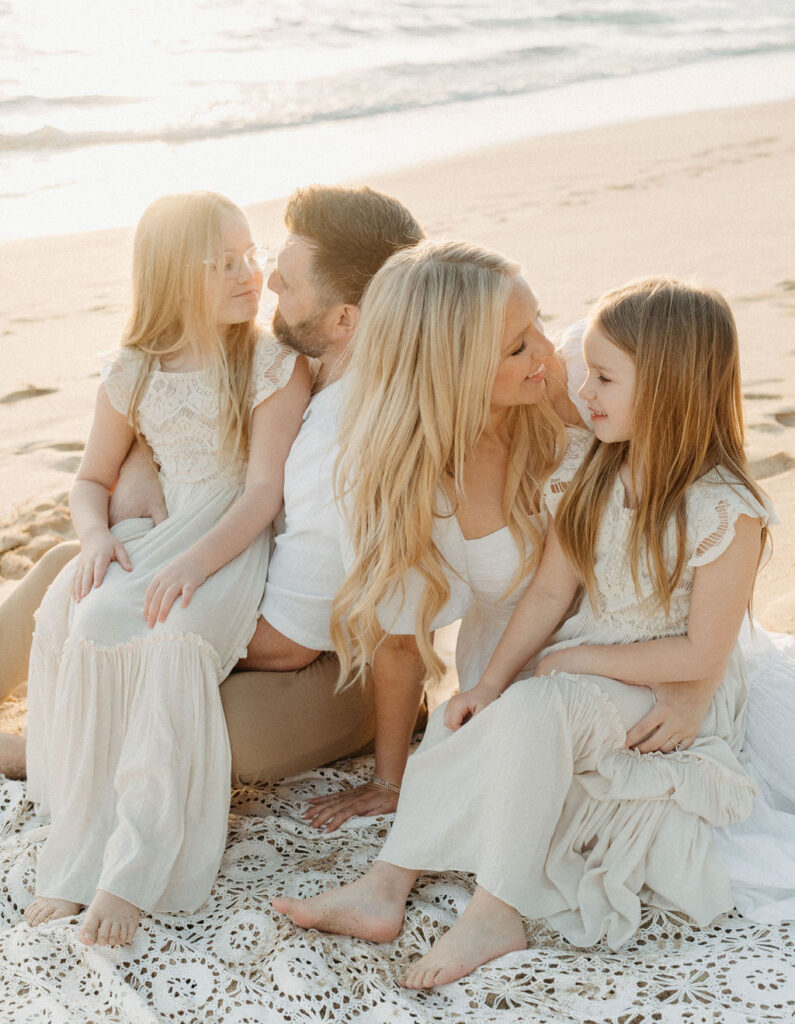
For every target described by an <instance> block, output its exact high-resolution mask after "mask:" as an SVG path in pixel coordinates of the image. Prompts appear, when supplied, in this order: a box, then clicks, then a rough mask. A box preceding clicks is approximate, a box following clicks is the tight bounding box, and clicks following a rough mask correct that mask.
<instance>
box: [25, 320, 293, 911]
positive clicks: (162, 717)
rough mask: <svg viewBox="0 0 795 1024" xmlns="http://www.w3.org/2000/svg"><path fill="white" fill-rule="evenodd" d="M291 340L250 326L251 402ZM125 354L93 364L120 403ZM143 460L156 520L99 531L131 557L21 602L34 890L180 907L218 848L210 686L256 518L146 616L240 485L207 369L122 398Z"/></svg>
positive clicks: (247, 629) (248, 572) (286, 361)
mask: <svg viewBox="0 0 795 1024" xmlns="http://www.w3.org/2000/svg"><path fill="white" fill-rule="evenodd" d="M295 358H296V356H295V353H293V352H290V351H288V350H287V349H286V348H284V347H283V346H281V345H279V344H278V343H276V342H275V341H274V340H273V339H271V338H267V337H262V338H260V339H259V340H258V342H257V345H256V349H255V353H254V360H253V373H254V377H253V388H252V392H253V394H252V399H251V409H252V410H253V408H254V407H255V406H256V405H258V404H259V403H260V402H262V401H264V400H265V399H266V398H268V397H269V396H270V395H271V394H273V393H274V392H275V391H277V390H279V389H280V388H282V387H284V386H285V384H287V382H288V381H289V379H290V376H291V374H292V371H293V367H294V364H295ZM140 359H141V356H140V353H139V352H138V351H137V350H135V349H131V348H124V349H121V350H120V351H119V352H118V353H116V354H115V356H114V357H113V358H112V359H111V360H109V361H108V362H107V363H106V364H105V365H104V366H103V369H102V379H103V383H104V386H105V389H106V391H107V395H108V397H109V399H110V401H111V403H112V405H113V406H114V408H116V409H117V410H118V411H119V412H122V413H124V414H126V413H127V408H128V403H129V399H130V395H131V393H132V389H133V385H134V382H135V379H136V373H137V370H138V366H139V365H140ZM137 415H138V422H139V427H140V430H141V432H142V434H143V435H144V437H145V438H146V440H147V441H148V443H149V444H150V446H151V447H152V449H153V451H154V455H155V459H156V461H157V463H158V465H159V467H160V482H161V484H162V487H163V493H164V496H165V501H166V506H167V509H168V518H167V519H165V520H164V521H163V522H162V523H160V524H159V525H158V526H153V524H152V520H151V519H130V520H125V521H123V522H121V523H119V524H118V525H117V526H114V527H113V529H112V531H111V532H112V533H113V535H114V536H115V537H117V538H118V539H119V540H120V541H121V542H122V543H123V544H124V545H125V547H126V549H127V552H128V554H129V556H130V560H131V562H132V565H133V569H132V572H129V573H128V572H125V571H124V570H123V569H122V568H121V566H120V565H119V564H118V563H116V562H112V563H111V564H110V566H109V567H108V571H107V573H106V575H105V579H104V580H103V582H102V584H101V586H100V587H99V588H96V589H94V590H92V591H91V593H90V594H89V595H88V596H87V597H85V598H84V599H83V600H82V601H80V602H79V603H75V602H74V600H73V599H72V598H71V584H72V578H73V575H74V567H73V566H66V568H65V569H64V570H63V572H62V573H61V574H60V575H59V576H58V577H57V578H56V580H55V581H54V582H53V584H52V586H51V587H50V589H49V591H48V592H47V595H46V596H45V598H44V601H43V602H42V605H41V607H40V608H39V610H38V612H37V614H36V630H35V634H34V637H33V646H32V650H31V659H30V673H29V681H28V702H29V704H28V723H29V724H28V745H27V758H28V778H29V795H30V797H31V798H32V799H33V800H34V801H36V803H37V804H38V805H39V807H40V809H41V810H42V811H43V812H45V813H48V814H49V815H50V816H51V825H50V827H49V833H48V836H47V839H46V842H45V845H44V847H43V849H42V851H41V853H40V856H39V861H38V868H37V879H36V890H37V894H38V895H41V896H51V897H59V898H61V899H67V900H72V901H74V902H77V903H84V904H87V903H89V902H90V901H91V900H92V898H93V897H94V894H95V892H96V890H97V889H98V888H99V889H103V890H105V891H107V892H110V893H113V894H114V895H117V896H120V897H122V898H123V899H125V900H128V901H129V902H130V903H133V904H134V905H135V906H137V907H139V908H141V909H143V910H147V911H152V910H159V911H163V912H168V911H176V910H181V911H191V910H195V909H196V908H197V907H198V906H199V905H200V904H201V903H202V902H203V901H204V900H205V899H206V898H207V896H208V894H209V892H210V888H211V886H212V883H213V880H214V878H215V876H216V873H217V870H218V865H219V864H220V860H221V856H222V853H223V849H224V843H225V838H226V828H227V816H228V809H229V784H230V763H231V761H230V752H229V740H228V736H227V732H226V724H225V721H224V715H223V710H222V707H221V700H220V695H219V692H218V688H219V684H220V683H221V682H222V680H223V679H224V678H225V677H226V675H228V673H229V672H230V671H231V669H232V668H233V666H234V664H235V662H236V661H237V660H238V658H240V657H241V656H242V655H243V654H244V653H245V651H246V647H247V644H248V642H249V640H250V639H251V636H252V635H253V632H254V629H255V625H256V615H257V605H258V602H259V600H260V598H261V595H262V589H263V586H264V581H265V574H266V570H267V563H268V553H269V543H270V530H266V531H264V532H263V533H262V534H261V535H260V536H259V537H257V538H256V540H255V541H254V542H253V543H252V544H251V545H250V546H249V547H248V548H247V549H246V550H245V551H243V552H242V553H241V554H240V555H238V556H237V557H236V558H234V559H233V560H232V561H231V562H229V563H228V564H227V565H225V566H223V567H222V568H221V569H219V570H218V571H217V572H216V573H214V574H213V575H212V576H210V577H209V578H208V579H207V581H206V582H205V583H204V584H203V585H202V586H201V587H200V588H199V589H198V590H197V591H196V593H195V595H194V596H193V598H192V600H191V603H190V604H189V605H188V607H187V608H184V609H183V608H181V607H179V601H177V603H175V604H174V605H173V606H172V608H171V610H170V612H169V614H168V617H167V618H166V620H165V622H163V623H158V624H157V625H156V626H155V627H154V628H153V629H149V628H148V627H147V625H146V622H145V621H144V617H143V606H144V594H145V592H146V588H147V586H148V585H149V582H150V581H151V579H152V577H153V576H154V575H155V573H156V572H157V571H158V570H159V569H161V568H163V567H164V566H166V565H168V564H169V563H170V562H171V561H172V560H173V559H174V558H175V557H177V556H178V555H179V554H181V553H182V552H184V551H185V550H186V549H187V548H189V547H190V546H191V545H192V544H193V543H194V542H196V541H197V540H199V539H200V538H201V537H202V536H204V535H205V534H206V533H207V531H208V530H209V529H211V528H212V527H213V526H214V525H215V524H216V523H217V522H218V520H219V519H220V518H221V516H223V514H224V513H225V512H226V511H227V509H228V508H229V507H230V505H232V503H233V502H234V501H235V500H236V499H237V498H238V497H239V496H240V495H241V494H242V492H243V485H244V477H245V464H243V463H242V462H241V463H235V462H234V461H231V460H229V459H227V458H226V457H223V456H221V455H220V452H221V439H220V427H219V410H218V387H217V384H216V383H215V380H214V377H213V375H212V373H211V372H210V371H209V370H206V369H205V370H197V371H188V372H184V373H179V372H176V373H172V372H165V371H162V370H155V371H154V372H153V374H152V376H151V379H150V382H149V384H148V387H147V389H146V392H145V394H144V396H143V398H142V400H141V402H140V405H139V409H138V413H137Z"/></svg>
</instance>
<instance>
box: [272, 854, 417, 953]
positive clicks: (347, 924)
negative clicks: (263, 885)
mask: <svg viewBox="0 0 795 1024" xmlns="http://www.w3.org/2000/svg"><path fill="white" fill-rule="evenodd" d="M418 874H419V872H418V871H410V870H408V869H407V868H399V867H396V866H395V865H394V864H387V863H386V862H385V861H381V860H377V861H376V862H375V864H373V866H372V867H371V868H370V870H369V871H368V872H367V874H366V875H363V876H362V877H361V878H358V879H357V880H356V881H355V882H352V883H351V884H350V885H343V886H342V887H341V888H339V889H330V890H329V891H328V892H324V893H321V894H320V895H319V896H312V897H311V899H308V900H297V899H289V898H287V897H284V896H280V897H277V898H276V899H275V900H273V901H272V902H273V908H274V910H278V911H279V913H280V914H287V916H288V917H289V918H290V919H291V920H292V922H293V924H297V925H299V926H300V927H301V928H317V929H318V930H319V931H321V932H333V933H334V934H335V935H352V936H355V937H356V938H358V939H368V940H369V941H370V942H389V941H390V940H391V939H394V938H395V936H396V935H397V934H398V933H399V931H400V928H401V926H402V924H403V917H404V914H405V911H406V899H407V897H408V894H409V893H410V892H411V887H412V886H413V885H414V883H415V882H416V881H417V876H418Z"/></svg>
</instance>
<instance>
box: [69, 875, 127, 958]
mask: <svg viewBox="0 0 795 1024" xmlns="http://www.w3.org/2000/svg"><path fill="white" fill-rule="evenodd" d="M140 920H141V911H140V910H139V909H138V907H136V906H134V905H133V904H132V903H128V902H127V900H123V899H122V898H121V896H114V895H113V893H110V892H105V891H104V890H103V889H97V894H96V896H95V897H94V899H93V900H92V901H91V905H90V906H89V908H88V910H87V911H86V916H85V917H84V918H83V924H82V925H81V926H80V931H79V933H78V936H77V937H78V938H79V939H80V941H81V942H82V943H84V944H85V945H86V946H93V945H94V944H96V945H97V946H127V945H129V943H131V942H132V940H133V938H134V936H135V931H136V929H137V927H138V922H139V921H140Z"/></svg>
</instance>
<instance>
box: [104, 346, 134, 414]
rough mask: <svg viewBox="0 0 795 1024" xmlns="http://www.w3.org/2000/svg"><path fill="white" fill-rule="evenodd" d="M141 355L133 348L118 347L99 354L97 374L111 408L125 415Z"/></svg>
mask: <svg viewBox="0 0 795 1024" xmlns="http://www.w3.org/2000/svg"><path fill="white" fill-rule="evenodd" d="M142 358H143V357H142V355H141V353H140V352H139V351H138V349H135V348H119V349H115V350H113V351H112V352H103V353H102V354H101V356H100V367H99V375H100V379H101V380H102V383H103V384H104V386H105V391H106V393H107V396H108V398H109V399H110V404H111V405H112V406H113V408H114V409H115V410H116V411H117V412H120V413H121V414H122V416H126V415H127V413H128V412H129V409H130V398H131V397H132V393H133V389H134V388H135V382H136V380H137V379H138V370H139V369H140V366H141V360H142Z"/></svg>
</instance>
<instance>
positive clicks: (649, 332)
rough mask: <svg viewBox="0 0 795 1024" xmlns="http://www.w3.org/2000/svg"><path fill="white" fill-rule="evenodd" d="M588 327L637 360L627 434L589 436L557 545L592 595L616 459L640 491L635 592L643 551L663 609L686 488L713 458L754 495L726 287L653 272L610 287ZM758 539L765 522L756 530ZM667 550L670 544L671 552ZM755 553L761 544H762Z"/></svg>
mask: <svg viewBox="0 0 795 1024" xmlns="http://www.w3.org/2000/svg"><path fill="white" fill-rule="evenodd" d="M590 326H592V327H594V328H595V329H596V330H598V331H599V332H600V333H601V334H603V335H604V337H605V338H607V339H608V340H609V341H611V342H612V343H613V344H614V345H617V346H618V348H620V349H622V350H623V351H624V352H626V353H627V354H628V355H629V356H631V357H632V359H633V360H634V362H635V383H634V391H633V406H632V439H631V441H622V442H617V443H612V444H602V443H601V442H600V441H599V440H594V442H593V444H592V446H591V449H590V451H589V452H588V455H587V456H586V458H585V460H584V462H583V464H582V466H581V467H580V469H579V471H578V472H577V474H576V476H575V477H574V479H573V480H572V482H571V484H570V485H569V488H568V490H567V491H566V494H565V496H564V498H563V500H562V502H561V505H560V507H559V510H558V514H557V516H556V519H555V526H556V528H557V531H558V534H559V536H560V540H561V544H562V546H563V549H564V551H565V552H566V554H567V555H568V557H569V558H570V560H571V561H572V563H573V564H574V566H575V568H576V569H577V571H578V573H579V575H580V577H581V579H582V580H583V583H584V585H585V588H586V590H587V591H588V594H589V596H590V598H591V600H592V601H593V600H594V599H595V591H596V580H595V577H594V571H593V567H594V563H595V561H596V541H597V536H598V532H599V524H600V522H601V519H602V514H603V512H604V509H605V506H606V503H607V500H608V497H609V495H610V492H611V490H612V488H613V487H614V485H615V480H616V477H617V475H618V471H619V469H620V467H621V465H622V463H624V462H627V463H628V465H629V473H630V480H631V483H632V490H633V492H634V493H635V495H636V496H637V508H636V509H635V512H634V516H633V521H632V529H631V533H630V543H629V564H630V567H631V572H632V578H633V580H634V582H635V589H636V591H638V590H639V575H638V567H639V566H640V564H641V559H645V562H646V565H647V567H648V571H649V576H650V578H651V581H652V585H653V587H654V593H655V595H656V597H657V598H658V600H659V601H660V603H661V605H662V606H663V608H665V610H666V613H667V612H668V610H669V609H670V602H671V595H672V593H673V591H674V588H675V587H676V585H677V583H678V582H679V579H680V577H681V575H682V571H683V570H684V567H685V560H686V545H685V542H686V535H687V533H686V531H687V522H686V512H687V509H686V503H685V496H686V494H687V490H688V488H689V487H690V486H691V484H693V482H694V481H696V480H698V478H699V477H701V476H703V474H704V473H706V472H707V471H708V470H710V469H712V468H713V467H716V466H720V467H722V468H724V469H726V470H728V471H729V472H730V473H733V474H734V476H736V477H737V479H738V480H739V481H740V482H741V483H742V484H743V485H744V486H745V487H747V488H748V490H749V491H750V492H751V493H752V494H753V495H754V496H755V497H756V498H758V499H761V492H760V490H759V488H758V487H757V486H756V484H755V483H754V482H753V481H752V480H751V478H750V476H749V472H748V463H747V460H746V457H745V450H744V434H745V431H744V424H743V411H742V396H741V391H740V355H739V346H738V343H737V330H736V327H735V324H734V317H733V316H732V312H731V310H730V309H729V306H728V304H727V302H726V300H725V299H724V298H723V296H721V295H719V294H718V293H717V292H714V291H708V290H704V289H701V288H695V287H691V286H689V285H686V284H682V283H680V282H679V281H676V280H673V279H670V278H658V277H652V278H647V279H645V280H642V281H636V282H631V283H630V284H627V285H625V286H624V287H623V288H618V289H616V290H615V291H611V292H608V293H607V294H606V295H604V296H603V297H602V298H601V299H600V300H599V301H598V303H597V304H596V307H595V308H594V309H593V311H592V312H591V315H590ZM672 519H673V521H674V523H675V536H676V560H675V562H674V566H673V568H672V569H671V570H669V569H667V568H666V550H665V538H666V534H667V528H668V523H669V521H670V520H672ZM762 534H763V536H762V548H764V545H765V542H766V539H767V530H766V529H763V531H762ZM669 556H670V553H669ZM760 557H761V550H760Z"/></svg>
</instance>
